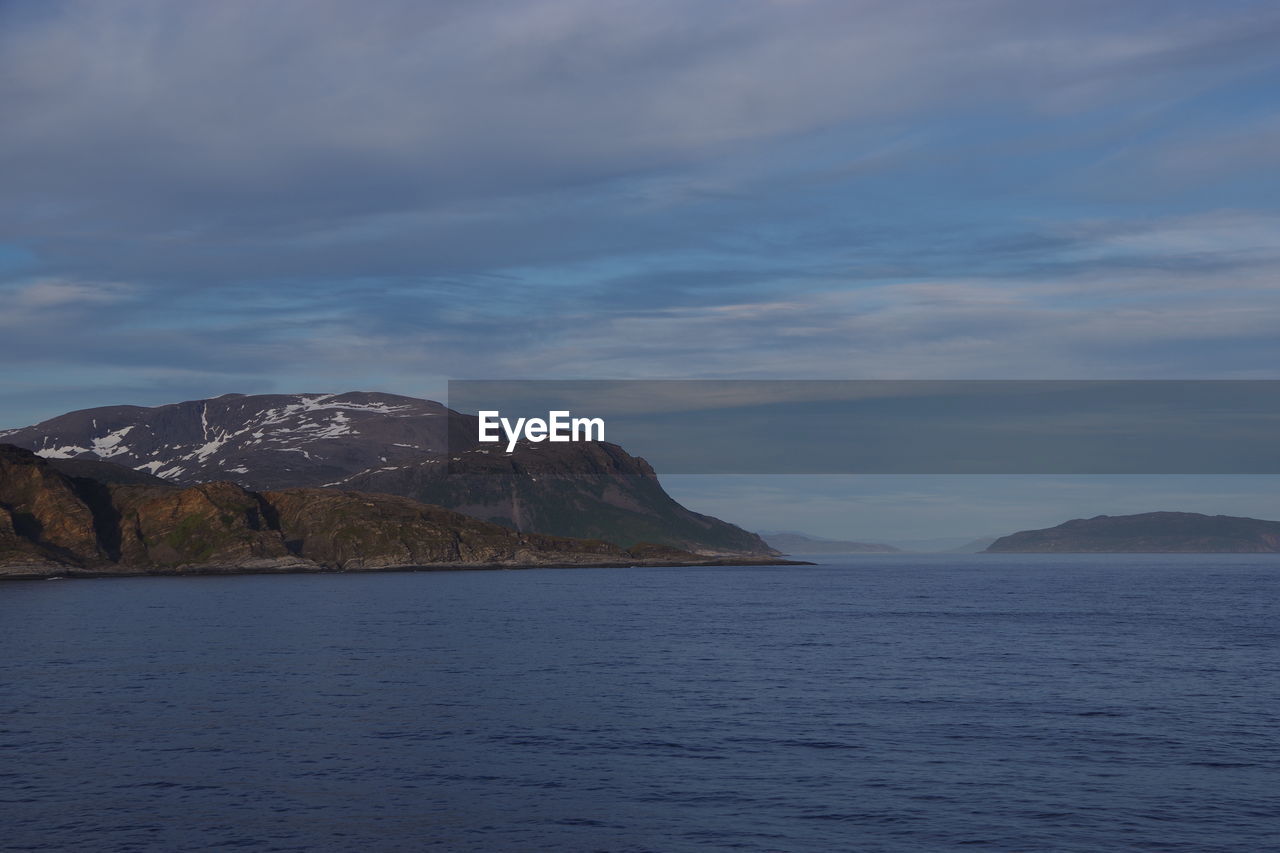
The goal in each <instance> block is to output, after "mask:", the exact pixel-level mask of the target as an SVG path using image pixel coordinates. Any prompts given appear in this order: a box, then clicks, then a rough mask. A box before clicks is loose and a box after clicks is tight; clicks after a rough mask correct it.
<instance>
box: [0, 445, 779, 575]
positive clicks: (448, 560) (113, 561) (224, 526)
mask: <svg viewBox="0 0 1280 853" xmlns="http://www.w3.org/2000/svg"><path fill="white" fill-rule="evenodd" d="M84 473H87V474H89V475H90V476H80V475H81V474H84ZM126 475H133V476H126ZM741 564H750V565H788V564H791V561H787V560H782V559H780V558H779V557H777V556H774V555H768V556H761V555H755V554H752V555H746V554H731V553H701V554H696V553H692V552H690V551H686V550H682V549H680V548H674V547H671V546H667V545H654V544H645V543H641V544H637V545H634V546H632V547H630V548H623V547H620V546H618V545H616V544H613V543H611V542H605V541H602V540H599V539H574V538H569V537H561V536H547V535H544V534H538V533H523V532H519V531H516V530H512V529H510V528H509V527H504V526H502V525H499V524H495V523H492V522H488V521H481V520H479V519H475V518H471V517H469V516H466V515H462V514H460V513H457V512H453V511H451V510H447V509H444V508H443V507H439V506H432V505H429V504H423V503H420V502H418V501H414V500H411V499H409V498H405V497H399V496H395V495H387V494H375V493H367V492H357V491H347V490H338V489H316V488H299V489H281V490H278V491H264V492H254V491H250V490H248V489H244V488H242V487H240V486H237V485H236V484H234V483H229V482H212V483H201V484H198V485H193V486H187V487H185V488H184V487H180V486H174V485H172V484H169V483H164V482H162V481H144V482H137V480H136V472H127V471H126V472H123V473H121V472H120V471H119V470H118V467H117V466H114V465H109V464H107V463H97V465H96V466H95V467H93V468H92V469H91V470H89V471H83V470H81V469H77V470H76V471H74V472H73V473H71V474H68V473H65V472H63V471H61V470H59V469H58V467H57V466H56V465H54V464H51V463H50V462H49V461H48V460H46V459H43V458H41V457H39V456H37V455H36V454H34V453H32V452H30V451H28V450H22V449H20V448H17V447H13V446H11V445H3V444H0V578H9V579H19V578H21V579H40V578H51V577H120V576H146V575H192V574H230V573H256V574H266V573H290V572H309V573H316V572H339V571H347V572H352V571H430V570H450V569H483V568H494V569H514V568H539V567H547V568H550V567H584V568H585V567H601V568H604V567H622V566H642V565H643V566H706V565H741Z"/></svg>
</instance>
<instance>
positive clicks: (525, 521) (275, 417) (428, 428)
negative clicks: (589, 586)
mask: <svg viewBox="0 0 1280 853" xmlns="http://www.w3.org/2000/svg"><path fill="white" fill-rule="evenodd" d="M475 423H476V421H475V418H473V417H467V416H464V415H458V414H456V413H450V411H449V410H448V409H446V408H445V407H444V406H442V405H440V404H439V403H435V402H432V401H429V400H419V399H415V398H412V397H402V396H398V395H394V394H380V393H369V392H350V393H346V394H266V395H256V396H244V395H240V394H228V395H225V396H222V397H217V398H214V399H211V400H194V401H190V402H186V403H175V404H173V405H168V406H158V407H155V408H141V407H137V406H111V407H106V408H99V409H86V410H84V411H80V412H72V413H70V414H67V415H62V416H60V417H57V418H53V419H51V420H48V421H45V422H43V423H40V424H37V425H35V426H32V427H25V428H23V429H18V430H10V431H9V432H8V433H4V434H0V438H2V439H3V440H4V441H7V442H11V443H13V444H16V445H19V446H21V447H26V448H28V449H31V450H34V451H36V452H37V453H39V454H41V455H43V456H45V457H48V458H50V459H54V460H59V461H60V463H61V464H63V465H66V466H80V472H79V473H81V474H83V475H84V476H89V477H95V478H97V479H101V477H102V476H105V475H104V474H102V472H101V471H100V472H99V473H97V474H95V473H93V472H92V471H91V470H85V469H86V467H90V466H93V465H95V464H99V465H100V464H101V462H102V461H103V460H106V461H109V462H112V463H116V464H117V465H122V466H126V467H128V468H131V469H133V470H134V471H135V472H137V474H138V476H143V475H144V474H155V475H158V476H159V477H161V478H163V479H164V480H166V481H168V482H171V483H176V484H180V485H194V484H196V483H203V482H209V481H217V480H226V481H230V482H234V483H236V484H238V485H240V486H243V487H245V488H247V489H254V490H263V489H282V488H290V487H304V486H337V487H341V488H349V489H360V490H363V491H371V492H386V493H390V494H397V495H401V496H403V497H408V498H412V499H414V500H418V501H422V502H424V503H431V504H439V505H442V506H446V507H448V508H450V509H454V510H457V511H459V512H462V513H465V514H466V515H470V516H472V517H473V518H478V519H481V520H485V521H493V522H495V523H498V524H502V525H504V526H507V527H511V528H513V529H515V530H520V531H525V532H536V533H544V534H548V535H553V536H568V537H577V538H599V539H604V540H606V541H609V542H613V543H614V544H617V545H620V546H622V547H630V546H631V545H634V544H637V543H639V542H656V543H660V544H664V545H668V546H671V547H676V548H681V549H687V550H692V551H695V552H697V553H702V554H725V555H728V554H748V555H774V554H776V553H777V552H776V551H774V550H773V549H771V548H770V547H769V546H768V545H766V544H765V543H764V541H763V540H761V539H760V538H759V537H758V536H756V535H755V534H753V533H749V532H747V531H745V530H743V529H741V528H739V527H736V526H734V525H732V524H728V523H726V522H723V521H721V520H719V519H716V518H712V517H710V516H706V515H701V514H699V513H696V512H692V511H690V510H688V509H686V508H685V507H683V506H681V505H680V504H679V503H677V502H676V501H675V500H673V499H672V498H671V496H670V495H668V494H667V493H666V491H665V490H664V489H663V488H662V485H661V484H660V483H659V482H658V478H657V476H656V475H655V474H654V472H653V469H652V468H651V467H650V466H649V465H648V463H647V462H645V461H644V460H643V459H639V458H636V457H633V456H631V455H630V454H628V453H627V452H626V451H624V450H623V449H622V448H620V447H618V446H617V445H612V444H592V443H583V444H555V445H552V444H528V443H524V444H522V445H521V446H520V447H519V448H518V449H517V451H516V452H515V453H514V454H511V455H508V454H506V453H503V452H502V448H496V447H494V446H492V445H483V446H481V445H479V444H478V442H477V441H476V429H475ZM115 481H116V482H121V480H120V479H119V477H118V476H116V479H115Z"/></svg>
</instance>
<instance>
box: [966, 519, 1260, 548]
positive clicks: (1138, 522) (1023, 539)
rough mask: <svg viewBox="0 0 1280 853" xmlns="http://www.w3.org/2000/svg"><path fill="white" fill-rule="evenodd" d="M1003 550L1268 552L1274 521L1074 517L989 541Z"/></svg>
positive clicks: (994, 546) (991, 546) (992, 546)
mask: <svg viewBox="0 0 1280 853" xmlns="http://www.w3.org/2000/svg"><path fill="white" fill-rule="evenodd" d="M987 551H990V552H1006V553H1228V554H1229V553H1236V554H1249V553H1274V552H1280V521H1263V520H1261V519H1257V518H1238V517H1235V516H1230V515H1201V514H1200V513H1195V512H1147V513H1141V514H1138V515H1117V516H1108V515H1099V516H1096V517H1094V518H1077V519H1074V520H1072V521H1068V522H1065V523H1064V524H1059V525H1058V526H1057V527H1049V528H1045V529H1043V530H1023V531H1020V532H1018V533H1014V534H1011V535H1009V536H1004V537H1001V538H1000V539H997V540H996V541H995V542H993V543H992V544H991V545H990V546H989V547H988V548H987Z"/></svg>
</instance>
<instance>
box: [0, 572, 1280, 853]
mask: <svg viewBox="0 0 1280 853" xmlns="http://www.w3.org/2000/svg"><path fill="white" fill-rule="evenodd" d="M1278 616H1280V558H1277V557H1274V556H1273V557H1219V556H1211V557H1206V556H1175V557H1151V556H1143V557H1088V558H1079V557H1032V558H1027V557H1015V556H1004V555H1001V556H974V557H958V558H957V557H951V556H948V557H936V558H932V557H930V558H925V557H891V558H885V557H861V558H849V559H846V560H843V561H841V559H840V558H835V559H833V560H832V564H830V565H824V566H816V567H798V568H740V569H734V568H717V569H630V570H543V571H529V572H457V573H437V574H377V575H328V576H324V575H294V576H281V577H261V576H259V577H232V578H155V579H117V580H83V581H69V580H68V581H52V582H50V581H36V582H23V583H8V584H4V585H0V643H2V646H0V649H2V654H0V712H2V713H3V718H2V719H0V823H2V824H3V827H2V829H3V831H2V832H0V849H4V850H76V851H87V850H122V851H123V850H157V851H177V850H201V849H222V848H226V849H234V848H242V849H250V850H343V851H359V850H366V851H384V850H386V851H390V850H406V851H410V850H423V849H442V850H567V851H575V850H655V851H680V850H704V849H707V850H721V849H725V850H728V849H733V850H747V851H760V850H786V851H799V850H815V851H819V850H820V851H826V850H860V851H877V850H886V851H895V850H949V849H954V848H957V847H962V846H969V847H972V848H974V849H981V850H1011V851H1012V850H1018V851H1030V850H1035V851H1044V850H1071V851H1075V850H1078V851H1099V850H1129V849H1132V850H1155V851H1182V850H1197V851H1199V850H1223V851H1256V850H1264V849H1280V725H1278V724H1280V618H1277V617H1278Z"/></svg>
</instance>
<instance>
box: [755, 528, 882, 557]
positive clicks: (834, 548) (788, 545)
mask: <svg viewBox="0 0 1280 853" xmlns="http://www.w3.org/2000/svg"><path fill="white" fill-rule="evenodd" d="M761 537H762V538H763V539H764V541H765V542H768V543H769V545H770V546H771V547H773V548H776V549H777V550H779V551H781V552H782V553H784V554H897V553H901V549H900V548H895V547H893V546H892V545H883V544H880V543H877V542H849V541H845V540H841V539H821V538H818V537H816V536H809V535H807V534H804V533H793V532H777V533H762V534H761Z"/></svg>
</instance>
